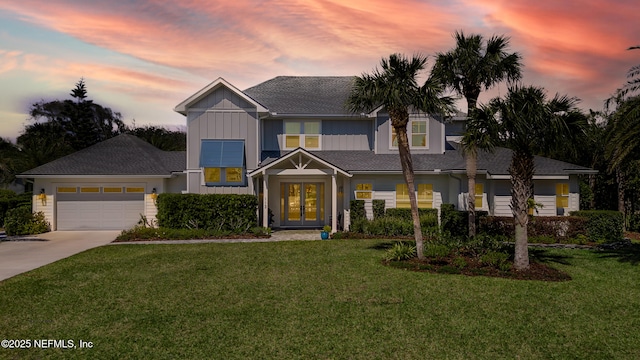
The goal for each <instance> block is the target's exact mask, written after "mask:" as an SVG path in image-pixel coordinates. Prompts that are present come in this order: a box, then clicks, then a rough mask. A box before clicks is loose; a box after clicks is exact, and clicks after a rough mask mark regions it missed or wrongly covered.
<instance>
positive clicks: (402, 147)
mask: <svg viewBox="0 0 640 360" xmlns="http://www.w3.org/2000/svg"><path fill="white" fill-rule="evenodd" d="M395 129H396V134H397V136H398V152H399V153H400V164H401V165H402V174H403V175H404V181H405V182H406V183H407V189H408V190H409V203H410V204H411V218H412V219H413V235H414V237H415V239H416V252H417V253H418V259H420V260H423V259H424V245H423V240H422V229H421V227H420V215H419V214H418V201H417V199H416V187H415V184H414V181H413V162H412V159H411V152H410V150H409V138H408V137H407V127H406V125H405V126H398V127H396V128H395Z"/></svg>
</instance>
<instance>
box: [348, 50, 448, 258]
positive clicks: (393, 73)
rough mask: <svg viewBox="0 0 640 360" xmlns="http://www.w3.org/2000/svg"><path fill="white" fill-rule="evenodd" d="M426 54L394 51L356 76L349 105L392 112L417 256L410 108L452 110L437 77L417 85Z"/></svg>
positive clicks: (419, 244)
mask: <svg viewBox="0 0 640 360" xmlns="http://www.w3.org/2000/svg"><path fill="white" fill-rule="evenodd" d="M426 62H427V57H426V56H422V55H414V56H413V57H412V58H411V59H409V58H407V57H405V56H404V55H401V54H392V55H390V56H389V59H384V58H383V59H382V61H381V64H380V65H381V69H378V68H376V69H374V70H373V72H372V73H371V74H367V73H364V74H362V76H359V77H356V79H355V85H354V87H353V89H352V91H351V94H350V96H349V99H348V102H347V106H348V108H349V109H350V110H351V111H353V112H361V111H372V110H374V109H375V108H377V107H380V106H384V108H385V109H386V110H387V111H388V113H389V119H390V120H391V126H393V128H394V129H395V131H396V135H397V137H398V152H399V154H400V164H401V165H402V174H403V175H404V180H405V182H406V184H407V188H408V189H409V202H410V203H411V216H412V219H413V230H414V236H415V239H416V251H417V253H418V258H420V259H423V258H424V254H423V242H422V229H421V228H420V217H419V215H418V203H417V201H416V193H415V185H414V181H413V178H414V175H413V163H412V159H411V152H410V150H409V139H408V137H407V124H408V122H409V113H410V111H414V110H419V111H422V112H425V113H428V114H441V115H448V114H450V113H451V112H452V111H453V99H452V98H450V97H442V96H441V94H442V92H443V91H444V90H445V87H444V85H443V84H442V83H440V82H439V81H438V80H436V79H433V78H429V79H428V80H427V81H426V82H425V83H424V85H422V86H420V85H418V80H417V77H418V74H419V73H420V71H422V70H423V69H424V68H425V64H426Z"/></svg>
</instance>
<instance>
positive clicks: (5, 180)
mask: <svg viewBox="0 0 640 360" xmlns="http://www.w3.org/2000/svg"><path fill="white" fill-rule="evenodd" d="M18 154H19V150H18V148H17V147H16V146H15V145H14V144H13V143H12V142H11V141H9V140H5V139H3V138H0V183H1V184H3V185H7V184H10V183H11V182H12V181H13V180H15V174H16V172H15V167H16V159H17V158H18Z"/></svg>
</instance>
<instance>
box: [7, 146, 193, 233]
mask: <svg viewBox="0 0 640 360" xmlns="http://www.w3.org/2000/svg"><path fill="white" fill-rule="evenodd" d="M185 163H186V153H185V152H184V151H162V150H160V149H158V148H156V147H154V146H153V145H151V144H149V143H147V142H145V141H144V140H141V139H139V138H137V137H135V136H133V135H128V134H123V135H118V136H116V137H113V138H111V139H108V140H105V141H102V142H100V143H97V144H95V145H93V146H90V147H88V148H86V149H83V150H80V151H78V152H75V153H73V154H70V155H67V156H65V157H62V158H60V159H57V160H54V161H52V162H49V163H47V164H44V165H41V166H39V167H37V168H34V169H31V170H29V171H25V172H24V173H22V174H20V175H18V177H21V178H26V179H27V181H32V182H33V189H34V196H33V211H42V213H43V214H44V216H45V219H47V221H48V222H49V223H50V224H51V228H52V230H124V229H130V228H132V227H133V226H135V225H136V224H137V223H138V222H139V221H140V219H141V216H145V218H146V219H147V221H149V222H150V223H153V222H154V221H155V217H156V214H157V211H158V209H157V207H156V203H155V198H156V196H157V195H158V194H162V193H165V192H170V193H180V192H183V191H186V175H185V174H184V169H185Z"/></svg>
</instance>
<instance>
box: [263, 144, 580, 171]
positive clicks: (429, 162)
mask: <svg viewBox="0 0 640 360" xmlns="http://www.w3.org/2000/svg"><path fill="white" fill-rule="evenodd" d="M311 153H312V154H314V155H315V156H317V157H319V158H321V159H322V160H324V161H326V162H328V163H330V164H332V165H334V166H336V167H338V168H340V169H342V170H344V171H347V172H361V171H362V172H367V171H371V172H376V171H382V172H386V171H389V172H401V171H402V166H401V165H400V159H399V157H398V154H375V153H374V152H373V151H311ZM285 154H286V152H285V153H279V152H264V153H263V161H262V164H261V165H262V166H264V165H267V164H269V163H271V162H273V161H275V160H276V159H277V158H278V157H280V156H282V155H285ZM511 155H512V152H511V150H509V149H505V148H497V149H495V151H494V152H493V153H488V152H484V151H480V152H479V154H478V172H479V173H484V172H487V173H489V174H492V175H508V174H509V171H508V168H509V164H510V162H511ZM411 157H412V159H413V170H414V171H434V170H437V169H439V170H440V171H443V172H448V171H454V172H459V171H465V169H466V163H465V160H464V157H463V156H462V153H461V152H460V151H459V150H456V149H452V150H447V151H446V152H445V153H444V154H413V155H412V156H411ZM535 164H536V171H535V173H536V174H537V175H566V174H567V173H568V172H585V173H586V172H592V170H591V169H589V168H585V167H582V166H578V165H574V164H570V163H566V162H563V161H558V160H553V159H549V158H544V157H540V156H536V157H535Z"/></svg>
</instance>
